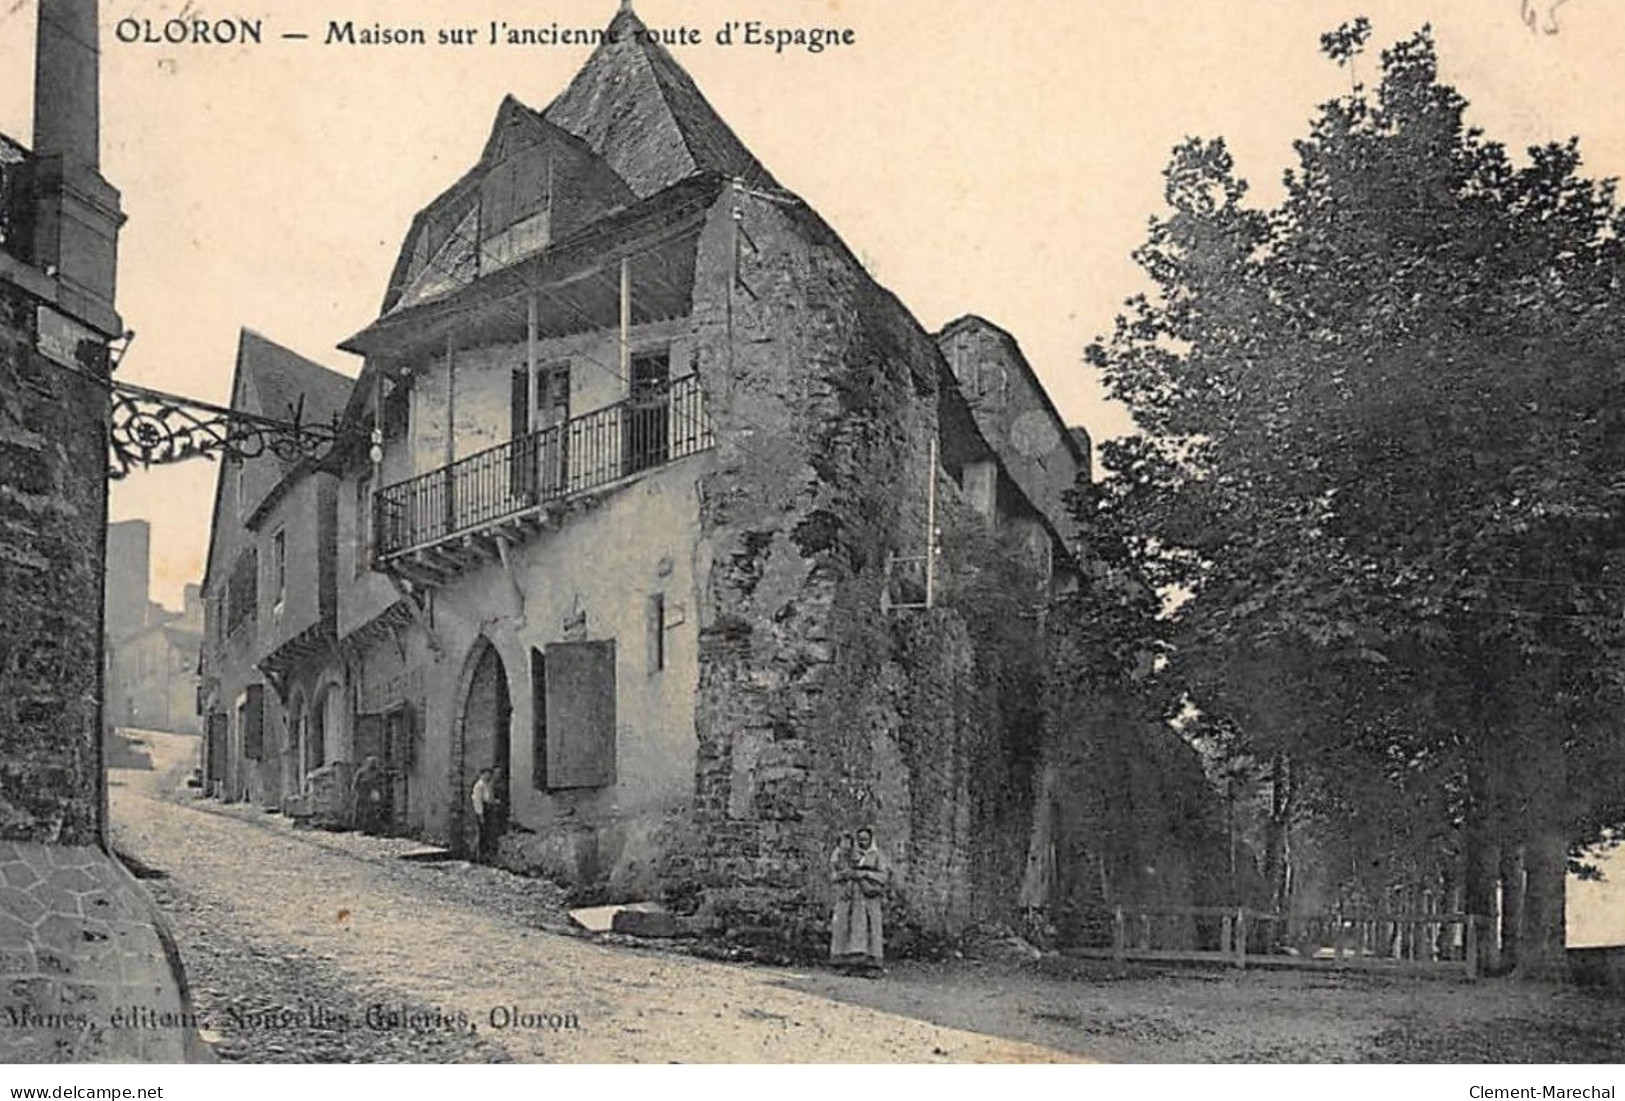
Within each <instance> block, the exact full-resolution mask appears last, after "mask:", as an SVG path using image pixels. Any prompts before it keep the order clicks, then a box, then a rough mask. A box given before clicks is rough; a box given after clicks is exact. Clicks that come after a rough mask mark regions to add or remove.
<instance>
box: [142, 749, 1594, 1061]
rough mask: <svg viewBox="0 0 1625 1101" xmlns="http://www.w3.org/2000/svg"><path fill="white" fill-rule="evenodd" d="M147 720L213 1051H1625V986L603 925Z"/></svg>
mask: <svg viewBox="0 0 1625 1101" xmlns="http://www.w3.org/2000/svg"><path fill="white" fill-rule="evenodd" d="M145 740H146V741H147V743H148V744H147V745H146V746H145V747H144V749H145V750H146V752H147V753H148V754H149V755H150V758H151V760H150V763H151V765H152V766H153V767H151V768H149V769H137V770H127V771H126V770H120V771H117V772H115V773H113V774H112V775H113V784H114V786H113V788H112V803H113V816H114V823H115V836H116V838H117V839H118V842H119V844H120V845H121V847H122V848H123V849H124V850H125V851H127V852H129V853H131V854H132V855H134V856H135V857H137V858H138V859H139V860H140V861H141V862H143V863H145V864H147V865H149V866H151V867H152V868H154V869H157V870H160V871H161V872H162V873H163V874H164V878H159V879H153V880H151V881H150V885H151V887H152V889H153V891H154V894H155V895H156V896H157V898H158V899H159V901H160V904H161V905H163V906H165V908H166V909H167V910H168V911H169V912H170V915H171V918H172V920H173V922H174V924H175V926H176V935H177V939H178V941H179V942H180V945H181V951H182V954H183V957H184V958H185V959H186V963H187V966H188V969H189V971H190V972H191V975H192V979H193V982H194V985H195V986H196V987H197V988H198V989H197V1002H198V1005H199V1008H200V1010H201V1011H202V1012H203V1013H204V1015H205V1016H206V1017H207V1018H208V1021H206V1027H208V1028H210V1030H211V1032H212V1033H213V1034H214V1035H215V1036H216V1037H218V1038H219V1039H220V1040H221V1042H222V1046H221V1051H222V1054H223V1056H224V1057H227V1058H241V1059H256V1060H257V1059H272V1060H276V1059H288V1060H310V1059H323V1060H346V1061H372V1060H383V1059H390V1060H422V1061H456V1060H519V1061H570V1062H573V1061H594V1062H596V1061H611V1062H621V1061H636V1062H669V1061H677V1062H711V1061H769V1062H798V1061H818V1062H855V1061H861V1062H885V1061H909V1062H949V1061H1051V1060H1076V1059H1087V1060H1108V1061H1130V1062H1208V1061H1235V1062H1262V1061H1291V1062H1317V1061H1326V1062H1343V1061H1408V1060H1415V1061H1427V1062H1526V1061H1534V1062H1616V1061H1619V1060H1621V1059H1622V1058H1625V1003H1622V1002H1621V1001H1619V1000H1618V999H1615V1000H1612V1001H1610V1000H1608V999H1606V998H1600V997H1597V996H1594V995H1591V994H1588V993H1585V992H1580V991H1568V990H1559V991H1554V990H1550V989H1545V988H1539V987H1523V986H1518V985H1515V984H1511V983H1500V982H1489V983H1477V984H1472V983H1467V982H1464V981H1460V980H1453V979H1431V980H1429V979H1423V980H1418V979H1414V978H1393V977H1390V978H1377V977H1371V976H1363V975H1347V974H1344V975H1339V974H1326V973H1313V974H1303V973H1295V972H1294V973H1283V972H1263V971H1259V972H1254V971H1248V972H1247V973H1245V974H1238V973H1235V972H1230V971H1218V970H1215V971H1206V972H1203V971H1178V972H1157V971H1152V970H1147V969H1137V968H1126V969H1125V968H1113V967H1111V966H1109V965H1101V964H1084V963H1080V962H1072V961H1067V960H1062V959H1047V960H1043V961H1038V962H1036V963H1027V964H1013V963H978V962H972V961H955V962H951V963H939V964H924V963H918V964H900V965H897V966H895V967H893V969H892V971H891V973H890V974H889V975H888V976H887V977H886V978H884V979H882V980H879V981H868V980H864V979H858V978H849V977H846V976H842V975H837V974H834V973H831V972H826V971H822V970H816V969H813V970H801V971H798V970H793V969H786V968H769V967H758V966H745V965H733V964H725V963H717V962H712V961H709V960H701V959H695V958H691V957H688V956H683V955H678V954H673V953H669V952H662V951H652V950H646V949H642V950H640V949H634V948H628V947H624V946H609V945H604V944H600V943H596V942H593V941H591V940H586V939H582V938H580V937H573V936H565V935H559V934H558V933H557V932H554V931H550V930H552V929H556V928H558V906H557V902H558V900H557V896H556V894H551V895H550V894H549V893H548V892H549V888H548V887H547V885H545V884H542V883H539V882H537V881H529V880H522V879H518V878H516V877H512V876H507V875H505V874H503V873H500V872H495V871H493V870H491V869H486V868H471V867H468V866H466V865H456V864H451V865H446V864H439V865H435V864H414V863H409V862H405V861H402V860H400V859H398V854H399V852H400V851H401V850H402V849H403V848H406V847H408V846H409V843H405V842H402V841H398V840H390V839H378V838H364V837H359V836H355V835H331V834H322V833H317V832H306V831H295V830H293V829H291V828H290V827H289V826H288V825H287V823H286V822H285V821H284V820H283V819H281V818H279V817H277V816H274V815H266V814H263V813H260V812H256V811H252V810H248V809H244V808H238V809H235V810H223V809H222V808H214V809H213V810H206V809H201V807H202V805H201V804H200V805H185V804H183V803H177V802H174V801H172V800H171V799H170V798H168V797H167V796H169V795H172V794H173V788H174V784H175V782H176V779H177V777H179V776H180V775H183V774H184V772H185V771H186V770H188V769H189V767H190V762H189V759H188V758H187V754H189V753H190V752H192V749H193V747H195V744H196V743H195V740H191V739H186V740H180V741H170V740H168V739H165V738H163V737H162V736H147V737H146V738H145ZM279 1014H280V1016H279ZM323 1014H325V1016H326V1019H322V1018H323ZM341 1018H342V1020H340V1019H341ZM372 1018H377V1019H376V1020H373V1019H372Z"/></svg>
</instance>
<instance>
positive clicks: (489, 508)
mask: <svg viewBox="0 0 1625 1101" xmlns="http://www.w3.org/2000/svg"><path fill="white" fill-rule="evenodd" d="M714 442H715V438H714V436H713V435H712V431H711V421H710V418H709V416H708V415H707V414H706V409H705V394H704V392H703V391H702V390H701V389H700V386H699V379H698V377H696V376H694V375H689V376H686V377H684V378H681V379H678V380H677V381H676V382H673V383H669V384H666V385H662V386H656V387H650V388H647V389H645V390H643V391H642V392H641V393H637V394H634V395H633V396H632V397H630V398H628V399H627V400H625V401H622V402H618V403H616V404H615V405H610V406H606V407H604V408H603V409H598V410H595V411H593V412H591V413H588V414H586V415H584V416H580V417H573V418H571V419H570V420H568V421H565V422H564V423H563V424H557V425H553V426H550V427H548V428H543V429H541V430H540V431H537V432H532V433H531V434H529V435H527V436H521V437H519V438H517V439H513V440H509V441H508V442H507V443H503V444H498V445H497V446H496V447H492V448H489V449H487V450H485V451H480V452H477V453H476V454H473V455H470V456H468V457H467V458H465V459H459V460H458V461H457V462H455V463H453V464H451V465H450V466H445V467H441V468H440V469H439V470H432V471H430V472H429V473H427V474H421V475H419V476H418V477H416V478H412V479H410V480H409V481H405V482H398V483H396V484H395V485H392V486H386V487H385V488H384V489H382V490H380V491H379V492H378V494H377V495H376V497H375V498H374V507H375V509H376V512H375V514H374V527H373V531H374V532H375V539H376V546H375V549H374V553H375V555H376V556H377V558H379V559H386V558H389V557H390V556H392V555H396V554H400V553H402V552H405V551H409V550H415V549H419V548H422V547H427V546H432V545H433V544H435V543H439V542H441V541H443V540H446V539H449V538H452V537H453V536H457V535H461V534H463V533H464V532H468V531H471V530H474V529H476V528H480V527H483V526H485V525H487V524H490V523H493V522H495V521H498V520H502V519H505V518H507V517H510V516H516V515H518V514H520V513H523V512H526V511H528V510H530V509H532V508H535V507H536V506H537V505H540V504H544V503H546V502H548V501H557V500H561V499H563V498H566V497H569V496H571V495H573V494H576V493H581V492H584V491H586V490H590V489H597V488H599V487H600V486H606V485H609V484H610V483H612V482H617V481H620V480H621V479H622V478H626V477H628V476H630V475H633V474H636V473H638V472H640V471H643V470H649V469H652V468H654V467H657V466H661V465H663V464H665V463H669V462H673V461H675V460H677V459H681V458H683V457H684V456H687V455H693V454H695V453H696V452H699V451H704V450H705V449H707V448H709V447H711V446H712V445H713V443H714Z"/></svg>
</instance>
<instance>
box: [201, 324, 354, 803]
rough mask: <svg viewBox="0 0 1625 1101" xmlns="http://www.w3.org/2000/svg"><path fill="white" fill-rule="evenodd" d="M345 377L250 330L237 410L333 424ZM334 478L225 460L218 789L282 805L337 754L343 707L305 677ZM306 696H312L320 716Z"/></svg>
mask: <svg viewBox="0 0 1625 1101" xmlns="http://www.w3.org/2000/svg"><path fill="white" fill-rule="evenodd" d="M351 384H352V380H351V379H349V378H347V377H345V376H344V375H341V374H338V373H336V372H334V371H330V370H328V369H327V368H325V367H322V366H321V365H320V364H317V363H313V362H311V361H310V360H307V359H305V358H303V357H302V356H300V355H298V354H296V353H295V352H292V351H290V350H288V349H287V348H284V347H282V346H281V345H279V344H276V343H274V342H272V341H270V340H267V339H266V338H264V337H262V336H260V335H259V334H257V333H254V332H250V331H247V330H244V331H243V333H242V334H241V336H240V338H239V342H238V347H237V362H236V368H235V373H234V376H233V379H232V388H231V407H232V408H233V409H234V410H238V411H241V412H245V413H248V414H251V415H254V416H260V417H266V418H273V419H275V418H280V419H285V420H291V419H293V418H294V416H295V413H297V414H298V416H300V417H302V418H305V419H306V420H308V421H315V422H318V423H320V422H323V421H330V420H331V419H333V418H334V417H336V416H338V414H339V413H340V412H341V411H342V410H343V409H344V406H345V402H346V401H347V400H348V399H349V395H350V387H351ZM335 492H336V489H335V479H334V477H333V475H332V474H331V473H329V472H327V471H325V470H323V469H322V468H321V467H320V465H319V464H318V463H317V462H315V461H314V460H310V459H304V458H283V457H279V456H277V455H275V454H273V453H266V454H263V455H260V456H258V457H256V458H245V457H242V456H233V457H230V458H226V459H224V460H222V462H221V464H220V472H219V476H218V478H217V481H216V483H215V498H214V513H213V517H212V521H211V526H210V530H209V551H208V558H207V565H206V566H205V572H204V577H203V594H202V596H203V605H204V621H205V629H204V637H203V648H202V659H201V661H200V663H199V673H200V676H201V684H200V686H199V691H198V704H199V710H200V712H201V714H202V716H203V720H204V731H205V734H206V741H205V745H204V754H203V770H204V776H205V779H206V781H207V783H208V785H209V786H210V788H211V790H212V791H213V792H214V793H216V794H218V795H219V796H220V797H221V798H223V799H228V800H238V799H252V800H254V801H255V802H258V803H262V804H264V805H266V806H272V807H281V806H282V805H283V802H284V800H285V799H286V798H288V797H290V796H295V795H298V794H300V793H301V792H303V791H305V790H307V788H308V785H309V780H308V775H309V774H310V773H311V772H313V771H315V770H317V769H319V768H321V766H322V765H323V764H324V763H326V762H327V761H328V760H329V759H330V757H331V755H332V754H333V753H340V754H341V755H342V756H343V757H344V759H348V753H347V751H345V750H344V749H343V747H342V746H341V745H339V744H338V741H337V739H338V737H339V736H340V732H341V731H342V729H344V724H343V723H341V722H339V721H338V720H337V719H336V718H335V720H334V727H335V728H336V729H335V734H334V739H333V742H332V744H328V743H327V742H326V741H325V740H324V736H323V731H324V726H323V717H324V716H325V715H327V714H329V713H331V714H333V715H335V716H337V715H338V714H339V713H341V712H342V711H344V710H346V709H347V708H346V707H345V705H344V702H343V700H342V698H341V694H336V695H334V697H333V698H332V699H331V700H329V699H327V697H326V695H325V694H324V693H323V692H321V691H317V690H316V689H317V685H316V683H315V681H314V680H313V679H312V678H316V679H318V680H319V675H320V673H321V671H322V670H323V669H325V667H326V665H327V663H328V662H330V661H331V658H332V655H333V654H334V652H335V650H334V647H335V643H336V635H335V623H336V612H337V600H336V591H337V588H336V578H335V573H334V562H335V558H336V552H337V547H336V542H335V540H336V500H335ZM307 701H310V702H314V704H315V708H314V716H310V715H309V714H308V712H309V711H310V710H311V708H310V707H309V705H308V703H307Z"/></svg>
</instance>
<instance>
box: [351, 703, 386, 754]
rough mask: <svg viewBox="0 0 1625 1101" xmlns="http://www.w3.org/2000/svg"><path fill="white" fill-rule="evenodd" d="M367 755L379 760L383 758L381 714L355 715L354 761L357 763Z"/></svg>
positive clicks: (382, 718) (382, 721)
mask: <svg viewBox="0 0 1625 1101" xmlns="http://www.w3.org/2000/svg"><path fill="white" fill-rule="evenodd" d="M368 757H376V758H378V760H379V761H380V762H382V761H383V759H384V717H383V716H382V715H357V716H356V717H355V763H356V764H358V765H359V764H360V763H361V762H362V761H365V760H366V759H367V758H368Z"/></svg>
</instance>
